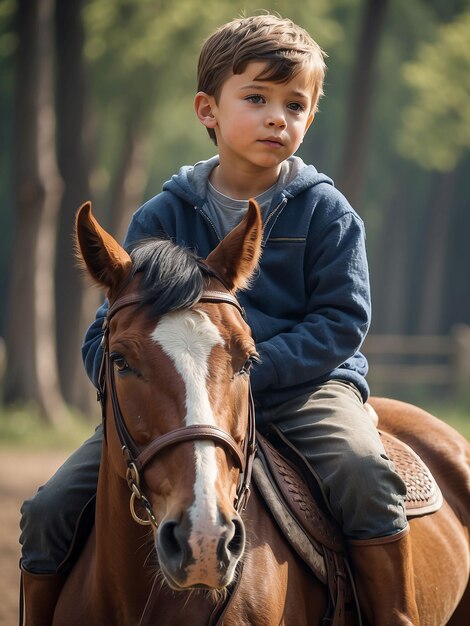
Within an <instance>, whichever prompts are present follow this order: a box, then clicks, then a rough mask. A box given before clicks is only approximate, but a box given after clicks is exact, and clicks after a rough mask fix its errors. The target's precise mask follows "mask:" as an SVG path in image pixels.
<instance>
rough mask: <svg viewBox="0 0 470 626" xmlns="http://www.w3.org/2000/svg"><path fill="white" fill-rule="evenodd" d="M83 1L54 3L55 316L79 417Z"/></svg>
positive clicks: (85, 150) (83, 381)
mask: <svg viewBox="0 0 470 626" xmlns="http://www.w3.org/2000/svg"><path fill="white" fill-rule="evenodd" d="M85 2H86V0H75V1H74V2H61V1H60V0H56V12H55V27H56V48H57V98H56V101H57V136H58V163H59V168H60V172H61V174H62V179H63V181H64V194H63V196H62V203H61V208H60V217H59V224H58V237H57V253H56V258H57V262H56V303H57V304H56V315H57V342H58V345H59V346H60V349H59V352H58V362H59V374H60V381H61V388H62V392H63V394H64V398H65V399H66V401H67V403H68V404H70V405H71V406H74V407H75V408H77V409H79V410H80V411H82V412H83V413H90V412H91V411H92V407H94V406H95V404H96V402H95V397H94V390H93V387H92V386H91V385H90V382H89V380H88V378H87V376H86V373H85V370H84V367H83V364H82V359H81V354H80V347H81V343H82V340H83V335H84V332H85V330H86V328H87V326H88V324H90V322H91V321H92V315H93V312H94V309H96V305H97V303H98V293H97V291H95V290H93V289H86V288H85V283H84V281H83V277H82V275H81V273H80V271H79V270H78V268H77V264H76V260H75V254H74V246H73V239H72V234H73V229H74V219H75V213H76V211H77V209H78V208H79V206H80V205H81V204H83V202H84V201H85V200H90V199H91V191H90V176H91V167H92V165H91V164H92V160H93V159H92V152H93V146H94V144H95V141H94V133H93V128H92V124H91V119H90V118H91V116H90V108H91V106H90V89H89V76H88V68H87V64H86V60H85V57H84V45H85V30H84V25H83V20H82V11H83V6H84V5H85Z"/></svg>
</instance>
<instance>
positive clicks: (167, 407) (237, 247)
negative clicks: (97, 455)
mask: <svg viewBox="0 0 470 626" xmlns="http://www.w3.org/2000/svg"><path fill="white" fill-rule="evenodd" d="M261 236H262V222H261V216H260V212H259V209H258V207H257V206H256V203H254V202H250V205H249V209H248V212H247V214H246V215H245V217H244V219H243V220H242V222H241V223H240V224H239V225H238V226H237V227H236V228H235V229H234V230H233V231H231V232H230V233H229V234H228V235H227V236H226V237H225V238H224V239H223V240H222V241H221V242H220V243H219V245H218V246H217V247H216V248H215V249H214V250H213V251H212V252H211V253H210V255H209V256H208V257H207V259H205V260H202V259H199V258H197V257H196V255H194V254H193V253H191V252H189V251H188V250H184V249H182V248H179V247H177V246H175V245H173V244H172V243H170V242H168V241H158V240H149V241H144V242H142V244H140V245H138V246H137V247H136V248H135V250H134V251H133V252H132V253H131V255H129V254H128V253H127V252H126V251H125V250H124V249H123V248H122V247H121V246H120V245H119V244H118V243H117V242H116V241H115V240H114V239H113V238H112V237H111V235H110V234H108V233H107V232H106V231H105V230H104V229H103V228H102V227H101V226H100V225H99V223H98V222H97V221H96V219H95V218H94V216H93V214H92V212H91V205H90V204H89V203H86V204H85V205H83V206H82V207H81V209H80V210H79V212H78V214H77V220H76V240H77V247H78V249H79V254H80V255H81V258H82V262H83V264H84V266H85V268H86V270H87V271H88V273H89V274H90V276H91V277H92V278H93V279H94V281H95V282H96V283H98V285H99V286H100V287H101V288H103V289H104V290H105V291H106V295H107V298H108V300H109V310H108V315H107V318H106V321H105V323H104V337H103V344H102V345H103V361H102V367H101V372H100V381H99V392H98V393H99V396H100V399H101V401H102V408H103V424H104V433H105V435H104V438H103V445H102V457H101V466H100V471H99V479H98V488H97V494H96V513H95V523H94V527H93V530H92V531H91V533H90V535H89V537H88V540H87V542H86V544H85V547H84V548H83V550H82V551H81V553H80V555H79V557H78V559H77V561H76V563H75V565H74V567H73V569H72V571H71V573H70V574H69V576H68V579H67V581H66V583H65V586H64V587H63V589H62V592H61V595H60V597H59V601H58V604H57V607H56V611H55V615H54V621H53V624H54V626H60V625H63V624H67V625H69V626H75V625H77V626H78V625H80V626H81V625H82V624H87V626H103V625H104V624H109V625H111V624H112V625H113V626H133V625H135V626H138V625H139V626H140V625H141V626H144V625H145V624H158V625H159V626H175V625H181V624H184V623H185V622H186V621H190V622H191V624H193V625H194V626H202V625H204V626H205V625H207V624H222V623H223V624H224V625H225V626H249V625H250V626H278V625H286V626H315V625H320V624H324V623H326V622H324V621H323V619H324V617H325V615H327V612H328V605H329V598H328V590H327V588H326V586H325V584H324V583H323V582H322V581H320V580H319V578H318V577H316V576H315V575H314V574H313V572H312V571H311V570H310V569H309V568H308V567H306V565H305V563H304V562H303V561H302V560H301V559H300V557H299V556H298V554H297V553H296V552H295V551H294V550H293V549H292V547H291V545H290V543H289V542H287V540H286V538H285V537H284V535H283V533H281V531H280V530H279V528H278V526H277V524H276V522H275V521H274V519H273V517H272V515H271V514H270V512H269V511H268V510H267V508H266V506H265V504H264V503H263V500H262V498H261V497H260V494H259V492H258V490H257V488H256V486H254V487H252V489H251V493H250V475H251V468H252V464H253V458H254V454H255V447H256V446H255V434H254V430H255V425H254V408H253V402H252V399H251V393H250V386H249V370H250V367H251V365H252V364H253V362H255V361H256V360H257V353H256V346H255V344H254V341H253V339H252V336H251V333H250V328H249V326H248V324H247V322H246V320H245V318H244V311H243V309H242V308H241V307H240V305H239V303H238V300H237V298H236V295H235V294H236V291H237V290H238V289H243V288H246V287H247V286H248V285H249V281H250V278H251V277H252V275H253V272H254V271H255V268H256V266H257V263H258V261H259V258H260V254H261ZM371 404H372V406H373V407H374V408H375V410H376V412H377V414H378V416H379V426H380V428H381V429H383V430H384V431H387V432H390V433H393V434H395V435H396V436H398V437H399V438H401V439H402V440H404V441H405V442H407V443H408V444H409V445H411V446H412V447H413V448H414V449H415V450H416V451H417V452H418V453H419V454H420V455H421V456H422V457H423V459H424V460H425V462H426V463H427V465H428V467H429V468H430V469H431V470H432V472H433V474H434V476H435V478H436V479H437V482H438V483H439V485H440V489H441V491H442V494H443V497H444V502H443V505H442V507H441V508H440V509H439V510H438V511H437V512H435V513H433V514H432V515H426V516H422V517H417V518H415V519H412V520H411V522H410V526H411V531H410V532H411V537H412V552H413V566H414V577H415V585H416V596H417V602H418V606H419V612H420V618H421V624H423V625H428V626H431V625H436V626H438V625H443V624H447V623H448V624H451V625H452V626H460V625H463V624H464V623H467V620H468V615H469V614H470V613H469V612H470V592H469V588H468V579H469V567H470V556H469V555H470V550H469V534H468V528H469V516H470V510H469V506H468V504H469V492H470V472H469V461H470V451H469V450H470V446H469V444H468V443H467V442H466V441H465V440H464V439H463V438H462V437H461V436H460V435H458V434H457V433H456V432H455V431H454V430H453V429H451V428H450V427H448V426H447V425H445V424H444V423H442V422H440V421H439V420H438V419H436V418H434V417H432V416H431V415H429V414H428V413H426V412H424V411H422V410H420V409H418V408H417V407H413V406H411V405H408V404H405V403H401V402H398V401H394V400H388V399H378V398H375V399H371ZM248 496H249V497H248ZM343 619H344V622H343V623H345V624H348V625H350V626H352V625H353V624H358V623H360V622H359V621H358V620H359V618H358V617H357V615H356V613H355V611H351V612H350V613H349V614H347V615H345V616H344V617H343ZM328 623H332V622H328ZM338 623H340V622H338Z"/></svg>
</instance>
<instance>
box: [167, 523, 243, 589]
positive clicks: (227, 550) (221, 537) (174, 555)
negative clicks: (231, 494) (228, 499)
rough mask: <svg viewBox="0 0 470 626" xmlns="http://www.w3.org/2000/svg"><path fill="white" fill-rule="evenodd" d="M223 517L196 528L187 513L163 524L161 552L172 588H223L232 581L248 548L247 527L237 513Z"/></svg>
mask: <svg viewBox="0 0 470 626" xmlns="http://www.w3.org/2000/svg"><path fill="white" fill-rule="evenodd" d="M219 517H220V523H219V524H218V525H217V526H215V527H212V528H198V529H194V528H192V527H191V524H190V522H189V519H188V517H187V516H186V515H185V516H184V517H183V518H182V519H181V520H180V521H177V520H165V521H163V522H162V524H161V525H160V528H159V531H158V538H157V554H158V559H159V563H160V568H161V570H162V573H163V575H164V577H165V578H166V580H167V582H168V585H169V586H170V587H171V588H172V589H175V590H181V589H189V588H200V587H205V588H211V589H222V588H224V587H226V586H227V585H229V584H230V583H231V582H232V580H233V577H234V573H235V568H236V565H237V563H238V561H239V559H240V557H241V555H242V554H243V551H244V549H245V527H244V524H243V522H242V520H241V518H240V516H239V515H238V514H237V513H235V514H234V515H233V516H232V518H231V519H228V520H227V519H225V518H224V516H223V515H220V516H219Z"/></svg>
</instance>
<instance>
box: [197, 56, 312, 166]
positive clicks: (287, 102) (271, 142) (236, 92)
mask: <svg viewBox="0 0 470 626" xmlns="http://www.w3.org/2000/svg"><path fill="white" fill-rule="evenodd" d="M264 68H265V64H264V63H262V62H257V61H252V62H250V63H248V65H247V67H246V69H245V71H244V72H243V73H242V74H233V75H231V76H229V78H227V79H226V81H225V82H224V84H223V86H222V90H221V93H220V97H219V100H218V102H216V100H215V98H214V97H213V96H209V95H207V94H204V93H203V92H199V93H198V94H197V95H196V100H195V107H196V112H197V114H198V117H199V119H200V121H201V122H202V123H203V124H204V125H205V126H206V127H208V128H213V129H214V131H215V133H216V136H217V146H218V150H219V154H220V162H221V164H222V163H223V162H225V164H226V165H229V166H231V167H236V166H237V165H238V166H242V165H244V166H245V170H246V167H247V166H248V167H251V168H252V170H253V172H254V173H256V172H257V171H259V169H260V168H261V169H265V168H267V169H271V168H272V169H273V171H274V170H277V171H279V166H280V164H281V163H282V162H283V161H285V160H286V159H287V158H289V157H290V156H291V155H292V154H294V152H295V151H296V150H297V149H298V147H299V146H300V144H301V143H302V139H303V137H304V135H305V133H306V131H307V129H308V127H309V126H310V124H311V122H312V120H313V112H312V105H313V102H312V85H311V77H310V75H309V72H307V71H301V72H299V74H298V75H297V76H295V77H294V78H293V79H292V80H290V81H289V82H287V83H274V82H271V81H265V80H262V81H261V80H257V79H256V77H257V76H259V75H260V74H261V73H262V71H263V70H264Z"/></svg>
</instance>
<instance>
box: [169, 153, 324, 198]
mask: <svg viewBox="0 0 470 626" xmlns="http://www.w3.org/2000/svg"><path fill="white" fill-rule="evenodd" d="M218 164H219V156H218V155H216V156H214V157H212V158H210V159H208V160H207V161H199V162H198V163H196V164H195V165H184V166H183V167H182V168H181V169H180V170H179V172H178V174H174V175H173V176H172V177H171V179H170V180H168V181H167V182H166V183H164V185H163V190H164V191H171V192H172V193H173V194H175V195H176V196H178V197H179V198H181V199H182V200H184V201H186V202H189V203H190V204H191V205H193V206H198V207H202V206H203V205H204V204H205V202H206V197H207V181H208V179H209V175H210V173H211V171H212V170H213V168H214V167H216V166H217V165H218ZM284 164H285V167H286V168H288V169H289V170H290V172H289V179H290V182H289V183H288V184H287V186H286V187H284V186H283V185H279V187H280V188H279V189H276V191H275V193H274V197H273V202H275V203H277V202H278V201H279V199H280V198H281V197H285V198H289V199H290V198H294V197H295V196H297V195H298V194H299V193H301V192H302V191H305V190H306V189H309V188H310V187H313V186H315V185H318V184H320V183H328V184H329V185H333V181H332V180H331V178H329V177H328V176H325V174H321V173H319V172H318V171H317V170H316V168H315V167H314V166H313V165H306V164H305V163H304V162H303V161H302V159H301V158H300V157H296V156H291V157H290V158H289V159H287V161H285V162H284Z"/></svg>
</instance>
